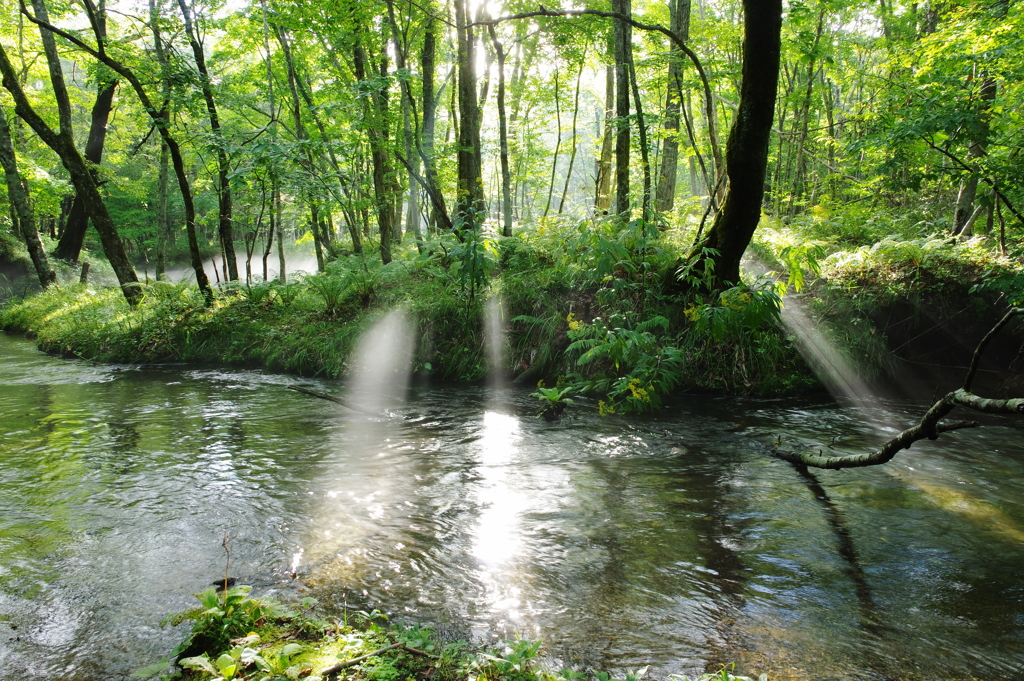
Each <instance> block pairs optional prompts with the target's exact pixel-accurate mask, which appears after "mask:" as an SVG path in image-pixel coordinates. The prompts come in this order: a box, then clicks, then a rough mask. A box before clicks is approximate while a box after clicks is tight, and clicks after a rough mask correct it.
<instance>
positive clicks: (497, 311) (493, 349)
mask: <svg viewBox="0 0 1024 681" xmlns="http://www.w3.org/2000/svg"><path fill="white" fill-rule="evenodd" d="M502 312H503V310H502V309H501V300H500V299H499V298H498V297H497V296H492V297H491V298H488V299H487V304H486V305H485V306H484V320H483V321H484V348H485V349H486V351H487V385H488V387H489V388H490V389H491V391H492V393H493V391H494V390H496V389H499V388H501V387H503V385H504V383H505V373H504V372H505V321H504V319H503V316H502ZM492 397H493V395H492Z"/></svg>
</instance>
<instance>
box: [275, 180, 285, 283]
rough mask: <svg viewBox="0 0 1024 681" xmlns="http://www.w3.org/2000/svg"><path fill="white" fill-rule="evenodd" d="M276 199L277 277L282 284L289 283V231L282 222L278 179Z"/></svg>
mask: <svg viewBox="0 0 1024 681" xmlns="http://www.w3.org/2000/svg"><path fill="white" fill-rule="evenodd" d="M271 191H272V192H273V194H274V196H273V201H274V217H275V218H276V220H277V278H278V280H279V281H280V282H281V283H282V284H287V283H288V268H287V266H286V263H285V261H284V239H285V235H286V234H287V232H285V229H284V223H282V222H281V212H282V210H281V186H280V185H279V184H278V182H277V179H276V178H275V179H274V180H273V184H272V189H271Z"/></svg>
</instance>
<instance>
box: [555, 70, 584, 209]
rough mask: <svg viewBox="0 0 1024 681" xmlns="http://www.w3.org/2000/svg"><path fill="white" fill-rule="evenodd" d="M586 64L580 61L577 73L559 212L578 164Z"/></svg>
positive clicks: (563, 206) (562, 207)
mask: <svg viewBox="0 0 1024 681" xmlns="http://www.w3.org/2000/svg"><path fill="white" fill-rule="evenodd" d="M585 64H586V61H585V60H584V61H581V62H580V70H579V73H577V74H576V95H575V97H574V98H573V105H572V152H571V153H570V154H569V170H567V171H566V173H565V184H564V185H562V200H561V201H559V202H558V212H559V213H561V212H562V210H563V209H565V198H566V196H567V195H568V194H569V180H570V179H572V169H573V166H575V165H576V148H577V147H578V146H579V140H578V139H577V136H576V132H577V131H576V122H577V121H578V120H579V115H580V83H581V81H582V80H583V67H584V66H585Z"/></svg>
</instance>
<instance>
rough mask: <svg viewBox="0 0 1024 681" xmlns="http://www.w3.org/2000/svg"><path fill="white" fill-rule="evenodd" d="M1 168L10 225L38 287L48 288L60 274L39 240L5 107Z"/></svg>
mask: <svg viewBox="0 0 1024 681" xmlns="http://www.w3.org/2000/svg"><path fill="white" fill-rule="evenodd" d="M0 167H2V168H3V171H4V179H5V180H6V182H7V199H8V201H10V204H11V223H12V224H13V225H14V231H15V232H16V233H17V234H18V235H19V236H21V238H22V240H23V241H24V242H25V246H26V248H28V253H29V257H31V258H32V265H33V266H34V267H35V269H36V275H37V276H38V277H39V284H40V285H41V286H42V287H43V288H46V287H47V286H49V285H50V284H52V283H54V282H56V281H57V273H56V272H55V271H54V270H53V267H52V266H51V265H50V261H49V259H48V258H47V257H46V250H45V249H44V248H43V243H42V241H40V240H39V231H38V230H37V229H36V220H35V216H34V215H33V214H32V206H31V205H30V204H29V197H28V192H26V191H25V186H24V184H23V180H22V178H21V173H20V172H19V171H18V161H17V159H16V158H15V155H14V141H13V140H12V138H11V126H10V125H9V124H8V123H7V115H6V114H5V113H4V110H3V107H0Z"/></svg>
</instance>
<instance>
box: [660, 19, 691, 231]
mask: <svg viewBox="0 0 1024 681" xmlns="http://www.w3.org/2000/svg"><path fill="white" fill-rule="evenodd" d="M670 11H671V13H672V19H671V28H672V31H673V32H674V33H676V34H677V35H678V36H679V37H680V38H682V39H683V40H689V38H690V0H672V2H671V5H670ZM682 75H683V54H682V52H681V51H680V50H679V48H678V46H676V44H675V43H672V51H671V52H670V60H669V64H668V94H667V95H666V97H665V118H664V122H663V123H662V129H663V130H664V131H665V140H664V142H662V152H661V172H659V173H658V189H657V192H656V193H655V199H654V207H655V210H657V211H658V212H659V213H669V212H671V211H672V209H673V208H674V207H675V200H676V169H677V168H678V166H679V114H680V108H681V107H682V99H683V93H682V88H681V87H680V85H681V79H682Z"/></svg>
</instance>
